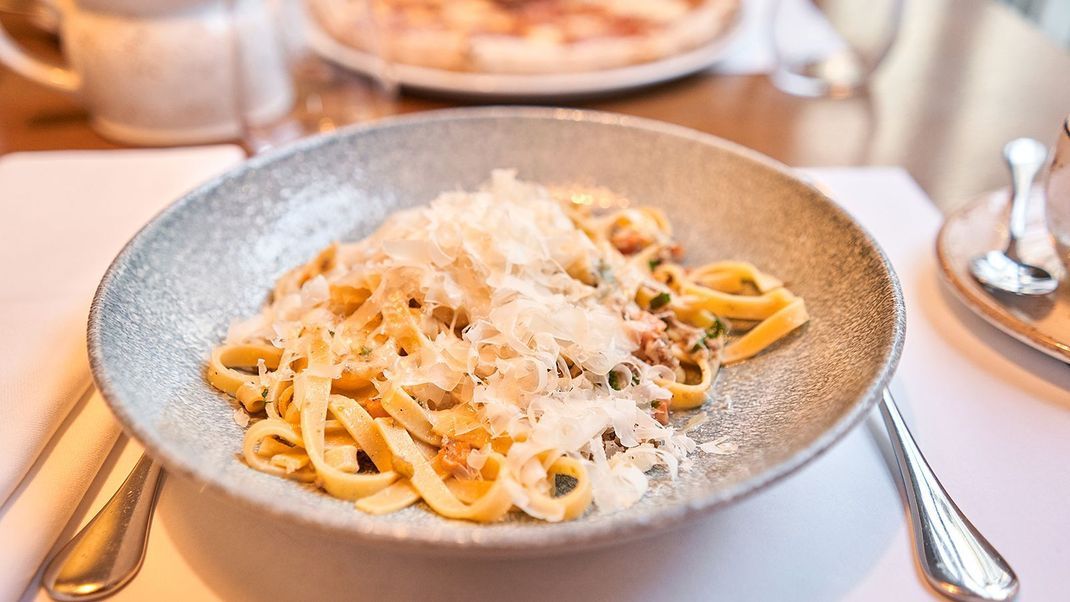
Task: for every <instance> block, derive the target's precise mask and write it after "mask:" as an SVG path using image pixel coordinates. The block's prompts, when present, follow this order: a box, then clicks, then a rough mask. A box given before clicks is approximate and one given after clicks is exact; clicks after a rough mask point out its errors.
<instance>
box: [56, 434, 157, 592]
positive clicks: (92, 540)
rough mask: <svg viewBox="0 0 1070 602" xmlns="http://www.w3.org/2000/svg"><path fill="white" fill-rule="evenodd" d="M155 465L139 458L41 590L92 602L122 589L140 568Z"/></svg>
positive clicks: (149, 518) (65, 548) (62, 554)
mask: <svg viewBox="0 0 1070 602" xmlns="http://www.w3.org/2000/svg"><path fill="white" fill-rule="evenodd" d="M161 476H162V473H161V471H160V465H159V464H156V463H155V462H153V461H152V459H150V458H149V457H148V456H147V455H142V456H141V459H140V460H138V462H137V465H136V466H134V470H133V471H131V473H130V476H128V477H126V480H125V481H123V484H122V486H121V487H120V488H119V490H118V491H116V492H115V495H113V496H112V497H111V499H110V500H108V503H107V504H105V505H104V507H103V508H102V509H101V510H100V512H98V513H97V515H96V516H94V517H93V520H91V521H89V524H88V525H86V526H85V527H84V528H82V530H81V531H79V532H78V534H77V535H75V536H74V538H73V539H71V540H70V541H69V542H67V545H65V546H63V549H62V550H60V551H59V553H58V554H56V557H55V558H53V559H52V561H51V562H49V564H48V568H47V569H45V574H44V579H43V580H42V581H43V584H44V586H45V589H46V590H48V593H49V595H51V596H52V598H54V599H56V600H61V601H74V600H79V601H80V600H96V599H98V598H103V597H106V596H110V595H112V594H114V593H115V592H117V591H119V590H120V589H122V587H123V586H125V585H126V584H127V583H129V582H130V580H131V579H133V578H134V575H136V574H137V572H138V570H139V569H140V568H141V563H142V561H143V560H144V559H145V548H146V546H147V545H148V540H149V526H150V525H151V523H152V511H153V509H154V508H155V506H156V498H157V496H158V494H159V485H160V477H161Z"/></svg>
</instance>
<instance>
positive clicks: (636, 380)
mask: <svg viewBox="0 0 1070 602" xmlns="http://www.w3.org/2000/svg"><path fill="white" fill-rule="evenodd" d="M632 384H633V385H638V384H639V373H638V372H632Z"/></svg>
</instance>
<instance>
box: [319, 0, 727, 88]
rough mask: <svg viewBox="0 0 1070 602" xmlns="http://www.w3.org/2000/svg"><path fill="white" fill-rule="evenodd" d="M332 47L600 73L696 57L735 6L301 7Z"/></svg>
mask: <svg viewBox="0 0 1070 602" xmlns="http://www.w3.org/2000/svg"><path fill="white" fill-rule="evenodd" d="M306 1H307V3H308V6H309V9H310V13H311V15H312V17H313V19H314V20H315V23H316V24H318V25H319V27H320V28H322V29H323V30H325V31H326V32H327V33H328V34H330V35H331V36H332V37H334V38H335V39H337V40H338V41H340V42H342V43H344V44H346V45H349V46H352V47H354V48H357V49H358V50H362V51H365V52H368V53H372V54H381V55H382V56H384V57H385V58H387V59H388V60H390V61H392V62H395V63H400V64H406V65H416V66H421V67H430V68H436V69H447V70H452V71H469V72H482V73H516V74H540V73H563V72H583V71H599V70H603V69H612V68H615V67H624V66H628V65H635V64H640V63H645V62H649V61H654V60H658V59H662V58H666V57H669V56H673V55H676V54H679V53H681V52H685V51H687V50H691V49H693V48H697V47H699V46H701V45H703V44H705V43H706V42H709V41H710V40H713V39H714V38H716V37H717V36H718V35H720V34H721V33H723V32H724V31H726V30H727V29H728V27H730V26H731V25H732V24H733V22H734V20H735V17H736V14H737V12H738V10H739V3H740V0H306Z"/></svg>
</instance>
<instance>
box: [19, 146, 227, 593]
mask: <svg viewBox="0 0 1070 602" xmlns="http://www.w3.org/2000/svg"><path fill="white" fill-rule="evenodd" d="M242 157H243V154H242V152H241V151H240V150H239V149H238V148H237V147H233V146H218V147H205V148H194V149H168V150H139V151H72V152H47V153H19V154H13V155H7V156H5V157H3V158H0V214H2V215H3V216H4V219H3V220H0V224H2V225H0V257H2V261H0V281H2V282H3V287H2V288H0V340H2V341H3V342H4V346H3V347H2V348H0V399H3V400H4V402H5V404H6V417H5V419H4V420H2V421H0V458H3V461H2V462H0V542H3V544H4V545H3V546H2V549H0V557H2V558H0V599H3V600H10V599H14V598H16V597H17V596H18V595H19V594H20V593H21V592H22V591H23V589H24V588H25V586H26V584H27V583H28V582H29V581H30V579H31V578H32V576H33V573H34V571H35V570H36V569H37V565H38V564H40V562H41V560H42V559H43V557H44V554H45V553H47V551H48V549H49V548H50V547H51V544H52V542H53V541H54V538H55V536H56V535H58V533H59V532H60V531H61V530H62V528H63V526H64V525H65V524H66V522H67V520H68V519H69V518H70V515H71V513H72V512H73V511H74V509H75V508H76V507H77V506H78V503H79V502H80V500H81V498H82V495H83V494H84V493H85V491H86V488H87V487H88V486H89V484H90V483H91V482H92V481H93V478H94V476H95V474H96V471H97V469H98V468H99V466H100V463H101V462H102V461H103V460H104V458H105V457H106V455H107V451H108V450H109V449H110V448H111V445H112V443H113V442H114V440H115V437H116V435H117V434H118V432H119V428H118V425H117V424H116V422H115V421H114V419H113V418H112V417H111V414H110V412H109V411H108V410H107V407H106V406H105V405H104V404H103V400H101V399H100V397H99V395H96V394H94V393H93V390H92V388H91V387H90V382H91V379H90V375H89V366H88V362H87V359H86V350H85V320H86V314H87V311H88V308H89V301H90V299H91V297H92V293H93V290H94V289H95V287H96V283H97V282H98V281H99V279H100V277H101V276H102V275H103V273H104V270H105V269H106V268H107V266H108V264H109V263H110V261H111V259H112V258H113V257H114V256H115V254H116V253H117V252H118V251H119V249H121V248H122V246H123V244H125V243H126V241H127V240H128V239H129V238H130V237H131V236H132V235H133V234H134V232H136V231H137V229H138V228H139V227H140V226H141V225H142V224H144V223H145V222H146V221H147V220H148V219H149V218H150V217H152V216H153V215H154V214H155V213H157V212H158V211H159V210H160V209H161V208H163V207H164V206H165V205H166V204H167V203H169V202H170V201H172V200H174V199H175V198H176V197H177V196H178V195H180V194H181V193H182V192H184V191H185V190H187V189H188V188H190V187H191V186H193V185H195V184H197V183H198V182H200V181H201V180H204V179H205V178H207V177H209V176H211V175H214V174H215V173H218V172H220V171H221V170H223V169H224V168H226V167H228V166H230V165H233V164H234V163H236V162H238V161H240V160H241V159H242ZM79 400H81V403H79V404H78V406H77V408H76V411H74V412H71V408H72V407H73V406H75V404H76V402H79ZM68 413H70V416H69V417H68ZM65 419H66V420H65ZM61 425H62V426H61ZM54 435H56V436H55V437H54ZM20 482H21V484H20Z"/></svg>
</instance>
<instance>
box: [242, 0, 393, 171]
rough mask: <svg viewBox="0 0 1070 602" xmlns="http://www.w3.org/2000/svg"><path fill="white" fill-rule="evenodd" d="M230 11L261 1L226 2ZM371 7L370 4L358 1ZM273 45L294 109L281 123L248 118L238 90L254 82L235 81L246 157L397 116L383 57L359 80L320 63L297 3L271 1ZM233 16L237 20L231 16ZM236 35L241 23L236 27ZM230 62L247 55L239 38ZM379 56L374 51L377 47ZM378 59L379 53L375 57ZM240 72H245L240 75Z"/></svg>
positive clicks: (371, 22)
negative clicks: (285, 66) (291, 89)
mask: <svg viewBox="0 0 1070 602" xmlns="http://www.w3.org/2000/svg"><path fill="white" fill-rule="evenodd" d="M226 1H227V2H228V3H230V6H231V8H232V14H235V13H234V12H233V10H234V8H235V7H237V6H239V5H240V3H242V2H247V1H254V2H259V1H262V0H226ZM362 1H365V2H368V4H369V14H371V10H370V6H371V5H370V2H371V0H362ZM272 5H273V10H274V13H275V25H276V27H275V29H274V31H273V36H274V43H275V44H276V45H277V46H279V47H280V48H281V49H282V52H283V54H284V55H285V56H286V57H287V63H288V68H289V71H290V74H291V76H292V80H293V83H294V89H295V96H296V101H295V102H294V105H293V109H292V110H291V111H290V112H289V113H288V114H286V115H284V116H282V117H281V118H279V119H276V120H273V121H270V122H264V121H262V120H254V119H251V118H249V117H250V115H249V112H248V110H247V107H245V106H244V105H243V103H242V102H241V99H242V98H243V97H244V96H245V94H242V93H241V92H242V91H249V90H253V89H255V88H256V86H257V85H258V82H257V81H256V79H255V78H250V77H244V78H239V79H238V81H236V82H234V85H235V87H236V89H237V91H238V92H239V93H238V94H236V95H235V96H236V98H238V99H239V102H238V103H237V106H235V109H234V110H235V111H236V112H237V113H238V114H239V115H240V116H242V135H241V140H240V142H241V144H242V145H243V146H244V147H245V149H246V152H248V153H249V154H250V155H254V154H259V153H262V152H264V151H266V150H268V149H270V148H273V147H276V146H279V145H281V144H285V143H287V142H290V141H292V140H296V139H298V138H303V137H306V136H310V135H315V134H320V133H325V132H329V131H332V130H334V129H337V128H339V127H342V126H345V125H349V124H352V123H361V122H365V121H370V120H373V119H377V118H380V117H383V116H386V115H390V114H393V113H394V112H395V105H396V101H397V96H398V86H397V84H396V83H395V81H394V78H393V77H392V76H393V70H392V69H391V65H390V64H389V62H388V61H386V59H385V57H383V56H378V57H377V58H378V59H379V62H380V65H379V68H377V69H376V70H375V73H374V74H373V75H372V76H371V77H361V76H358V75H355V74H353V73H350V72H348V71H346V70H344V69H342V68H340V67H337V66H335V65H333V64H330V63H328V62H326V61H324V60H323V59H321V58H319V57H318V56H316V55H315V53H313V52H312V50H311V49H310V48H309V47H308V46H307V45H306V44H305V42H304V40H305V39H306V35H305V32H304V29H305V28H306V27H309V26H310V25H309V23H308V21H307V20H308V15H307V14H306V12H305V6H304V2H302V1H301V0H275V1H274V2H272ZM235 16H237V15H236V14H235ZM365 26H366V27H369V28H376V31H375V34H376V35H378V23H377V22H376V21H375V19H370V20H369V23H367V24H365ZM235 30H236V31H237V30H240V24H239V23H236V24H235ZM233 42H234V43H233V60H234V61H235V62H236V63H238V64H240V63H241V62H242V61H245V60H248V58H249V57H248V56H247V54H246V52H247V50H246V47H245V45H244V44H242V43H241V40H240V39H239V38H235V39H234V40H233ZM376 50H377V51H378V47H377V48H376ZM377 54H379V53H378V52H377ZM239 73H245V72H241V71H239Z"/></svg>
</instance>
